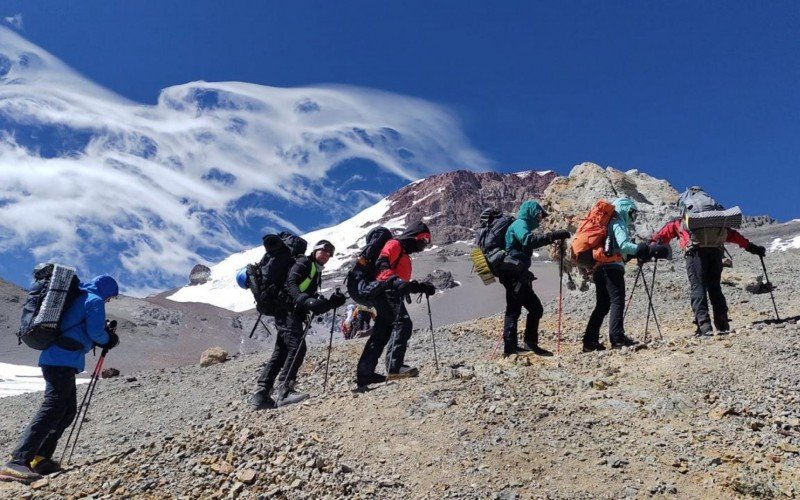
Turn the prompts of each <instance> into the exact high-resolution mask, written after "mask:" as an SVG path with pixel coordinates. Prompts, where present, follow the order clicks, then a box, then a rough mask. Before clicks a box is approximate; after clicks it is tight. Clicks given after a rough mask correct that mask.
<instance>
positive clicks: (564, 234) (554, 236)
mask: <svg viewBox="0 0 800 500" xmlns="http://www.w3.org/2000/svg"><path fill="white" fill-rule="evenodd" d="M569 237H570V234H569V231H567V230H565V229H560V230H558V231H553V232H552V233H549V234H548V235H547V238H548V239H549V240H550V241H560V240H566V239H567V238H569Z"/></svg>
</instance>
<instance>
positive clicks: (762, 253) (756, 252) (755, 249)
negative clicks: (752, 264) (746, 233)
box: [745, 243, 767, 257]
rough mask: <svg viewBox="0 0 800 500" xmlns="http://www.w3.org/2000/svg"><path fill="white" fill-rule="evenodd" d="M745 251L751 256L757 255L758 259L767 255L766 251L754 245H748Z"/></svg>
mask: <svg viewBox="0 0 800 500" xmlns="http://www.w3.org/2000/svg"><path fill="white" fill-rule="evenodd" d="M745 251H747V252H750V253H751V254H753V255H758V256H759V257H763V256H765V255H767V249H766V248H764V247H762V246H761V245H756V244H755V243H748V244H747V248H745Z"/></svg>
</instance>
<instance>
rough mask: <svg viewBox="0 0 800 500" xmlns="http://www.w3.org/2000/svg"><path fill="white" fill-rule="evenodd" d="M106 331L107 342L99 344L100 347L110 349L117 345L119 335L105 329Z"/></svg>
mask: <svg viewBox="0 0 800 500" xmlns="http://www.w3.org/2000/svg"><path fill="white" fill-rule="evenodd" d="M115 323H116V321H115ZM114 328H116V325H114ZM106 332H107V333H108V342H107V343H106V344H105V345H101V346H100V347H102V348H103V349H108V350H109V351H110V350H111V349H113V348H115V347H117V346H118V345H119V335H117V334H116V333H114V332H113V331H110V332H109V331H108V330H106Z"/></svg>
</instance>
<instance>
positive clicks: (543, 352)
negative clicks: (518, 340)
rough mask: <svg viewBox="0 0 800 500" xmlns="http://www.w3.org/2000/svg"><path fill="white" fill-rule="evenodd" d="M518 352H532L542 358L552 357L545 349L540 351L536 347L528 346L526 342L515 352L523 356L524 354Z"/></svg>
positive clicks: (539, 348)
mask: <svg viewBox="0 0 800 500" xmlns="http://www.w3.org/2000/svg"><path fill="white" fill-rule="evenodd" d="M520 351H525V352H532V353H534V354H535V355H537V356H544V357H549V356H552V355H553V353H552V352H550V351H548V350H547V349H542V348H541V347H539V346H538V345H533V344H528V343H527V342H526V343H524V344H522V347H520V348H519V350H518V351H517V354H524V352H520Z"/></svg>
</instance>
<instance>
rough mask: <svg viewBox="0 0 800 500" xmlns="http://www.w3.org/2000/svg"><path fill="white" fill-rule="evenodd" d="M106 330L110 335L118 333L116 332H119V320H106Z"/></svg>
mask: <svg viewBox="0 0 800 500" xmlns="http://www.w3.org/2000/svg"><path fill="white" fill-rule="evenodd" d="M105 329H106V332H108V333H116V331H117V320H115V319H112V320H106V326H105Z"/></svg>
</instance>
